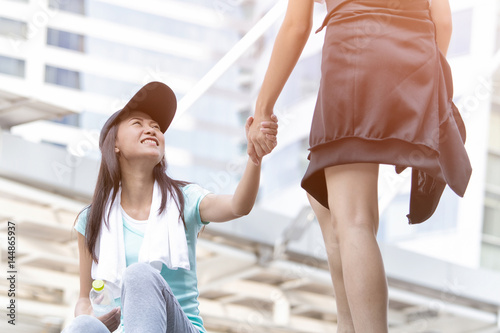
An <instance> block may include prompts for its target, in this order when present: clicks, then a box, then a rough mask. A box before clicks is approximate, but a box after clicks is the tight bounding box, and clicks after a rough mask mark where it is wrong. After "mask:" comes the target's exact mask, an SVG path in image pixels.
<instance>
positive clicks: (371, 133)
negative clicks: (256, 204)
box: [302, 0, 471, 223]
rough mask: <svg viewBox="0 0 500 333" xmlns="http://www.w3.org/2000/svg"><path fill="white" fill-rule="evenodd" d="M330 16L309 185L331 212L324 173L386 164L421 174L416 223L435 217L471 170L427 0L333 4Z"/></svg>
mask: <svg viewBox="0 0 500 333" xmlns="http://www.w3.org/2000/svg"><path fill="white" fill-rule="evenodd" d="M327 6H328V9H329V14H328V16H327V18H326V19H325V23H324V25H325V26H326V27H327V30H326V34H325V43H324V46H323V58H322V67H321V73H322V76H321V83H320V88H319V93H318V99H317V103H316V109H315V111H314V116H313V121H312V127H311V133H310V138H309V143H310V154H309V160H310V164H309V167H308V169H307V171H306V174H305V176H304V178H303V180H302V187H303V188H304V189H305V190H306V191H307V192H309V193H310V194H311V195H312V196H313V197H315V198H316V200H318V201H319V202H320V203H321V204H322V205H323V206H325V207H328V193H327V189H326V180H325V175H324V169H325V168H326V167H329V166H334V165H340V164H350V163H380V164H392V165H395V166H396V171H397V172H401V171H402V170H403V169H404V168H406V167H412V168H413V174H412V190H411V199H410V214H408V219H409V221H410V223H420V222H423V221H425V220H426V219H428V218H429V217H430V216H431V215H432V214H433V213H434V211H435V209H436V207H437V204H438V202H439V199H440V197H441V193H442V191H443V190H444V187H445V185H446V184H448V185H449V186H450V187H451V189H452V190H453V191H455V193H457V194H458V195H460V196H463V195H464V192H465V189H466V188H467V184H468V181H469V178H470V174H471V166H470V162H469V158H468V156H467V153H466V151H465V148H464V142H465V127H464V123H463V121H462V119H461V117H460V114H459V112H458V110H457V109H456V107H455V105H454V104H453V102H452V96H453V83H452V78H451V71H450V68H449V65H448V63H447V61H446V59H445V57H444V56H443V55H442V54H441V53H440V51H439V50H438V48H437V44H436V38H435V26H434V23H433V21H432V19H431V16H430V10H429V4H428V1H427V0H411V1H407V0H396V1H394V0H327Z"/></svg>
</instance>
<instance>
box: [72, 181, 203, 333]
mask: <svg viewBox="0 0 500 333" xmlns="http://www.w3.org/2000/svg"><path fill="white" fill-rule="evenodd" d="M182 192H183V193H184V200H185V201H184V220H185V222H186V228H187V229H186V239H187V246H188V252H189V265H190V267H191V269H190V270H185V269H182V268H179V269H177V270H171V269H168V268H167V267H166V266H165V265H163V267H162V270H161V273H160V274H161V276H163V278H164V279H165V281H167V283H168V285H169V286H170V288H171V289H172V292H173V294H174V296H175V297H176V298H177V301H178V302H179V304H180V305H181V307H182V310H183V311H184V313H185V314H186V316H187V317H188V318H189V320H190V321H191V322H192V323H193V325H194V326H195V327H196V328H198V329H199V330H200V332H206V330H205V328H204V327H203V320H202V318H201V316H200V311H199V310H198V306H199V302H198V296H199V292H198V278H197V276H196V241H197V236H198V232H199V231H200V229H201V228H202V227H203V225H205V224H208V222H206V223H205V222H202V221H201V217H200V210H199V207H200V202H201V200H202V199H203V198H204V197H205V196H206V195H207V194H208V193H209V192H208V191H207V190H205V189H203V188H202V187H200V186H199V185H196V184H189V185H186V186H185V187H183V188H182ZM123 223H124V224H123V238H124V245H125V258H126V265H127V266H129V265H131V264H133V263H136V262H137V261H138V257H139V250H140V247H141V244H142V240H143V239H144V233H143V232H142V231H140V230H138V229H137V228H135V227H134V226H133V225H132V224H131V223H129V222H127V221H126V220H125V219H123ZM86 225H87V214H85V213H82V214H80V217H79V218H78V222H77V223H76V225H75V229H76V230H77V231H78V232H79V233H81V234H82V235H83V236H85V227H86ZM117 304H118V305H119V304H120V302H119V299H118V300H117Z"/></svg>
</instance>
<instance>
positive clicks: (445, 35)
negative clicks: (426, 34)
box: [430, 0, 452, 55]
mask: <svg viewBox="0 0 500 333" xmlns="http://www.w3.org/2000/svg"><path fill="white" fill-rule="evenodd" d="M430 8H431V15H432V20H433V21H434V24H435V25H436V41H437V44H438V47H439V50H440V51H441V52H442V53H443V54H444V55H446V53H447V52H448V46H449V45H450V40H451V32H452V21H451V9H450V3H449V1H448V0H432V1H431V7H430Z"/></svg>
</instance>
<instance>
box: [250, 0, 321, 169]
mask: <svg viewBox="0 0 500 333" xmlns="http://www.w3.org/2000/svg"><path fill="white" fill-rule="evenodd" d="M313 7H314V0H289V1H288V8H287V11H286V15H285V19H284V20H283V23H282V25H281V28H280V30H279V32H278V36H277V37H276V41H275V42H274V47H273V51H272V54H271V60H270V62H269V66H268V68H267V72H266V75H265V77H264V82H263V83H262V87H261V89H260V92H259V95H258V97H257V103H256V109H255V115H254V118H255V121H254V124H253V125H252V127H251V128H250V134H249V141H250V142H251V144H249V145H248V154H249V155H250V157H251V158H252V160H253V161H254V162H255V159H256V156H259V157H262V156H263V155H264V154H267V153H269V152H270V151H271V150H272V148H274V147H271V146H270V145H269V141H266V140H265V139H266V137H265V136H264V135H262V133H260V128H261V127H260V124H261V122H262V121H266V120H270V117H271V115H272V114H273V108H274V104H275V103H276V100H277V99H278V96H279V94H280V93H281V91H282V90H283V87H284V85H285V83H286V81H287V80H288V78H289V76H290V74H291V72H292V70H293V68H294V67H295V65H296V64H297V61H298V60H299V57H300V54H301V53H302V50H303V49H304V46H305V44H306V42H307V39H308V38H309V35H310V33H311V28H312V21H313V20H312V18H313Z"/></svg>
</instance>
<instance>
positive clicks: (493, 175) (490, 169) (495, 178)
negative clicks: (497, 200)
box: [486, 153, 500, 186]
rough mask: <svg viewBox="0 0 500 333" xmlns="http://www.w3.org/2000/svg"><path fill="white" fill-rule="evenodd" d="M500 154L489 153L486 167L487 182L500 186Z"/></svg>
mask: <svg viewBox="0 0 500 333" xmlns="http://www.w3.org/2000/svg"><path fill="white" fill-rule="evenodd" d="M498 170H500V155H497V154H491V153H490V154H488V162H487V167H486V183H487V184H491V185H495V186H500V172H498Z"/></svg>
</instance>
